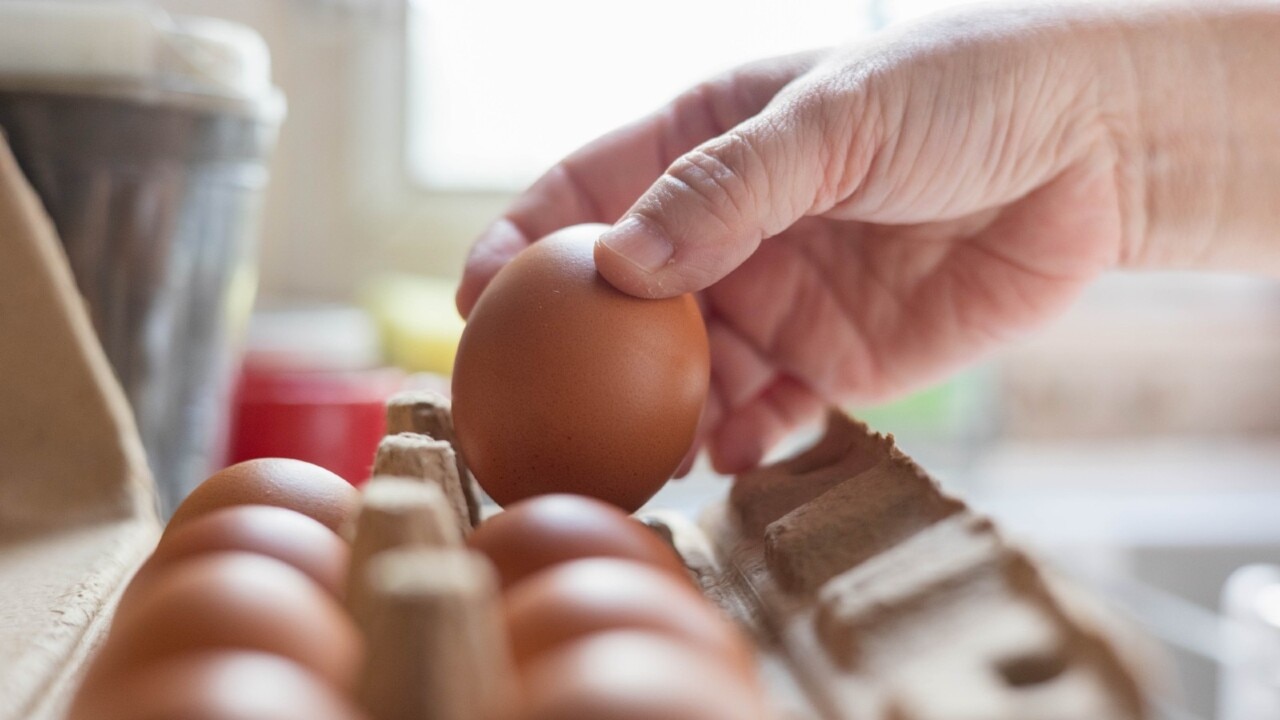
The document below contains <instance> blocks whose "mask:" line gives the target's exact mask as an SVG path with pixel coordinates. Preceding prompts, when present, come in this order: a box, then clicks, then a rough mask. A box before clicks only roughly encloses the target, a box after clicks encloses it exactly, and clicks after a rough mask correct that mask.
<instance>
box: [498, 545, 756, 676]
mask: <svg viewBox="0 0 1280 720" xmlns="http://www.w3.org/2000/svg"><path fill="white" fill-rule="evenodd" d="M502 607H503V611H504V614H505V616H506V619H507V629H508V634H509V636H510V638H511V650H512V655H513V657H514V658H515V661H516V664H517V665H520V666H527V665H528V664H529V663H530V662H531V661H535V660H536V658H537V657H539V656H540V655H542V654H544V653H546V652H547V651H549V650H552V649H554V648H557V647H560V646H563V645H565V644H567V643H570V642H572V641H573V640H576V639H579V638H582V637H585V636H587V635H592V634H595V633H600V632H604V631H607V630H642V631H652V632H656V633H660V634H663V635H667V636H670V637H671V638H674V639H677V640H682V641H685V642H688V643H690V644H692V645H695V646H697V647H700V648H702V649H704V650H707V651H709V652H711V653H714V654H715V655H717V656H718V657H721V658H723V661H724V662H727V663H731V664H732V665H733V666H734V667H736V668H738V669H739V670H740V671H742V672H743V673H745V674H746V675H747V677H754V672H755V658H754V656H753V655H752V654H751V651H750V649H749V647H748V645H747V642H746V640H745V639H744V638H743V637H742V636H741V635H740V634H739V632H738V630H737V628H735V627H734V626H733V625H732V624H731V623H730V622H729V621H728V619H727V618H725V617H724V616H723V615H721V614H720V612H719V611H718V610H716V609H715V608H714V607H713V606H712V605H711V603H709V602H708V601H707V599H706V598H704V597H703V596H702V595H701V594H700V593H699V592H698V591H696V590H694V589H693V587H692V586H691V585H689V583H687V582H681V581H679V580H677V579H675V578H674V577H672V575H671V573H669V572H663V571H661V570H658V569H656V568H654V567H651V566H648V565H643V564H641V563H637V562H635V561H632V560H619V559H616V558H593V559H590V560H576V561H574V562H569V563H564V564H561V565H556V566H554V567H551V568H548V569H546V570H543V571H542V572H539V573H537V574H535V575H531V576H529V577H527V578H525V579H524V580H521V581H520V582H519V583H516V584H515V585H514V586H513V587H511V589H510V590H508V591H507V594H506V596H505V597H504V598H503V601H502Z"/></svg>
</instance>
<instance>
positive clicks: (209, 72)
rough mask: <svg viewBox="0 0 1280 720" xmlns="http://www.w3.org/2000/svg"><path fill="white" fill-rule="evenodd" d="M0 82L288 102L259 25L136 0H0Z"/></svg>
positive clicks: (225, 102)
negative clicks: (189, 13)
mask: <svg viewBox="0 0 1280 720" xmlns="http://www.w3.org/2000/svg"><path fill="white" fill-rule="evenodd" d="M0 89H3V90H25V91H48V92H61V93H88V94H101V95H111V96H132V97H138V96H145V97H146V98H147V99H150V100H161V101H168V102H176V103H183V102H184V101H185V102H186V103H192V102H195V103H204V104H209V103H211V102H212V103H215V104H218V105H219V106H220V109H226V108H227V107H229V106H239V109H242V110H246V111H252V112H255V113H256V114H260V115H264V116H266V117H267V118H272V119H278V118H279V116H280V115H281V114H282V112H283V109H284V108H283V96H282V95H281V93H280V91H279V90H278V89H277V88H275V87H274V86H273V85H272V83H271V54H270V51H269V50H268V48H267V45H266V42H265V41H264V40H263V39H262V36H260V35H259V34H258V33H257V32H255V31H254V30H252V29H251V28H248V27H246V26H244V25H239V24H237V23H233V22H228V21H224V20H217V19H213V18H203V17H191V16H180V15H173V16H171V15H169V14H167V13H165V12H164V11H163V10H161V9H160V8H158V7H157V6H155V5H153V4H151V3H145V2H136V1H117V0H111V1H108V2H79V1H64V2H50V1H49V0H0ZM219 101H220V102H219Z"/></svg>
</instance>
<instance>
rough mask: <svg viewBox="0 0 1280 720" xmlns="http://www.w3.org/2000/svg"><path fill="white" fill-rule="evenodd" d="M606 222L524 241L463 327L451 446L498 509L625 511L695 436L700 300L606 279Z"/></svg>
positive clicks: (702, 369) (704, 379)
mask: <svg viewBox="0 0 1280 720" xmlns="http://www.w3.org/2000/svg"><path fill="white" fill-rule="evenodd" d="M605 227H606V226H604V225H577V226H574V227H570V228H566V229H564V230H561V231H559V232H556V233H553V234H551V235H549V236H547V237H546V238H543V239H542V240H539V241H538V242H536V243H534V244H533V245H531V246H530V247H528V248H527V249H525V250H524V251H523V252H521V253H520V254H519V255H517V256H516V257H515V259H513V260H512V261H511V262H510V263H508V264H507V265H506V267H504V268H503V269H502V270H501V271H500V272H499V273H498V274H497V276H495V277H494V279H493V281H492V282H491V283H490V285H489V287H488V288H487V289H486V290H485V292H484V294H483V295H481V297H480V299H479V301H478V302H477V303H476V306H475V308H474V309H473V310H472V312H471V316H470V317H469V318H468V321H467V326H466V329H465V330H464V331H463V334H462V340H461V343H460V344H459V346H458V354H457V359H456V361H455V364H454V374H453V419H454V425H455V427H456V431H457V436H458V444H459V446H460V448H461V450H462V454H463V455H464V456H465V457H466V458H467V462H468V463H469V465H470V467H471V470H472V472H473V473H475V476H476V479H477V480H478V481H479V482H480V485H481V486H482V487H484V489H485V490H486V491H487V492H488V493H489V495H491V496H492V497H493V498H494V499H495V500H497V501H498V502H499V503H501V504H504V505H505V504H507V503H511V502H514V501H516V500H520V499H522V498H526V497H529V496H532V495H540V494H544V493H552V492H569V493H577V494H581V495H590V496H592V497H596V498H600V499H601V500H606V501H608V502H611V503H613V504H615V505H617V506H619V507H621V508H623V509H625V510H628V511H631V510H635V509H636V508H638V507H640V506H641V505H642V504H644V502H645V501H646V500H648V499H649V498H650V497H652V496H653V494H654V493H655V492H657V491H658V489H659V488H661V487H662V485H663V483H665V482H666V481H667V479H668V478H670V477H671V474H672V473H673V472H674V471H675V470H676V468H677V467H678V466H679V465H680V461H681V460H682V459H683V457H684V456H685V454H686V453H687V452H688V450H689V448H690V446H691V445H692V443H693V439H694V433H695V431H696V429H697V425H698V416H699V415H700V413H701V412H702V405H703V403H704V402H705V400H706V396H707V385H708V382H709V378H710V359H709V354H708V350H707V331H706V326H705V325H704V323H703V320H702V315H701V313H700V311H699V309H698V305H697V303H696V302H695V300H694V299H693V297H692V296H689V295H683V296H680V297H675V298H667V299H662V300H645V299H640V298H636V297H632V296H630V295H627V294H625V293H623V292H621V291H619V290H617V289H616V288H614V287H613V286H612V285H610V284H609V283H608V282H606V281H605V280H604V278H602V277H601V276H600V274H599V273H597V272H596V266H595V259H594V257H593V246H594V242H595V240H596V238H597V237H598V236H599V235H600V233H601V232H602V231H603V230H604V229H605Z"/></svg>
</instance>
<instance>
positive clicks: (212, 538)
mask: <svg viewBox="0 0 1280 720" xmlns="http://www.w3.org/2000/svg"><path fill="white" fill-rule="evenodd" d="M235 550H239V551H243V552H250V553H255V554H258V555H266V556H267V557H271V558H275V559H276V560H280V561H282V562H285V563H288V564H289V565H292V566H293V567H295V568H297V569H299V570H301V571H302V572H304V573H306V574H307V576H308V577H310V578H311V579H312V580H314V581H315V582H316V583H317V584H319V585H320V586H322V587H323V588H324V589H326V590H328V591H329V592H330V593H332V594H333V595H334V596H335V597H341V595H342V592H343V588H344V586H345V582H346V575H347V563H348V561H349V560H350V555H351V547H350V546H349V545H347V543H346V541H344V540H343V539H342V538H340V537H338V536H337V534H336V533H334V532H333V531H332V530H330V529H329V528H327V527H325V526H324V525H321V524H320V523H319V522H318V521H316V520H312V519H311V518H309V517H307V516H306V515H303V514H302V513H297V512H294V511H292V510H287V509H285V508H281V507H272V506H270V505H236V506H233V507H226V508H222V509H221V510H214V511H211V512H210V513H208V514H207V515H201V516H200V517H197V518H194V519H192V520H189V521H188V522H186V523H183V524H182V525H181V526H180V527H176V528H174V529H173V530H172V531H171V532H169V533H167V534H165V536H164V537H163V538H162V539H161V541H160V545H159V546H157V547H156V550H155V552H154V553H152V554H151V558H150V559H149V560H147V562H146V563H145V564H144V565H143V566H142V568H141V569H139V570H138V573H137V574H136V575H135V576H134V577H133V580H132V581H131V582H130V583H129V587H128V589H126V590H125V595H124V597H123V598H122V599H121V601H120V605H121V607H127V606H128V605H130V604H132V602H133V600H134V598H135V596H136V595H137V594H139V593H140V592H142V589H143V588H145V587H146V586H147V585H148V584H149V583H150V582H152V581H153V580H154V579H155V578H156V577H157V576H158V575H160V574H162V572H163V571H164V570H165V569H166V568H168V567H169V566H171V565H173V564H175V563H178V562H182V561H185V560H187V559H189V558H191V557H194V556H197V555H204V554H207V553H213V552H223V551H235Z"/></svg>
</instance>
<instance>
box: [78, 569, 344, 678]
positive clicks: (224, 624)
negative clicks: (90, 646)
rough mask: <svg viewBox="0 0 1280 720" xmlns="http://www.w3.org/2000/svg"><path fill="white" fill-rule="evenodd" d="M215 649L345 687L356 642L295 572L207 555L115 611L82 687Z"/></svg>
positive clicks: (334, 608)
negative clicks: (274, 661) (282, 661)
mask: <svg viewBox="0 0 1280 720" xmlns="http://www.w3.org/2000/svg"><path fill="white" fill-rule="evenodd" d="M220 648H221V649H243V650H257V651H261V652H267V653H272V654H275V655H280V656H282V657H286V658H289V659H291V660H293V661H294V662H297V663H298V664H300V665H302V666H304V667H307V668H310V669H311V670H312V671H314V672H315V673H316V674H317V675H319V676H320V677H322V678H324V679H325V680H326V681H328V682H330V683H332V684H334V685H336V686H338V687H344V688H349V687H351V686H353V685H354V683H355V675H356V671H357V668H358V667H359V664H360V660H361V656H362V652H363V641H362V640H361V638H360V633H359V630H357V628H356V626H355V622H354V621H353V620H352V619H351V617H350V616H349V615H348V614H347V613H346V611H345V610H344V609H343V608H342V606H341V605H340V604H339V603H338V601H337V600H336V599H334V597H333V596H332V595H330V594H329V593H328V592H326V591H325V590H324V589H323V588H321V587H320V586H319V585H317V584H315V583H314V582H313V581H312V580H311V578H309V577H307V576H306V575H305V574H303V573H302V572H301V571H300V570H297V569H295V568H293V567H291V566H289V565H286V564H285V563H283V562H280V561H279V560H275V559H273V558H269V557H264V556H262V555H254V554H250V553H243V552H221V553H213V554H209V555H201V556H199V557H195V558H191V559H188V560H186V561H185V562H181V563H178V564H176V565H173V566H171V567H169V568H167V569H165V570H164V571H162V573H161V575H160V576H159V577H157V578H155V579H154V581H153V582H151V583H149V584H148V585H147V586H146V587H145V588H144V589H143V592H141V593H139V594H138V595H136V596H135V597H134V598H133V602H132V603H131V604H130V605H129V606H128V607H122V608H120V612H119V613H118V614H117V616H116V618H115V622H114V623H113V625H112V628H111V632H110V634H109V635H108V636H107V640H106V643H105V644H104V645H103V648H102V651H101V653H100V654H99V655H98V657H97V659H96V660H95V662H94V666H93V669H92V671H91V673H90V675H89V677H88V678H87V679H86V681H85V683H86V685H87V686H88V685H92V684H94V683H97V682H105V683H110V682H113V681H114V678H117V677H123V673H128V672H133V671H137V670H141V669H144V668H146V667H147V666H149V665H152V664H155V663H159V662H166V661H167V660H168V659H169V658H172V657H177V656H179V655H183V654H187V653H191V652H197V651H204V650H213V649H220Z"/></svg>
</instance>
